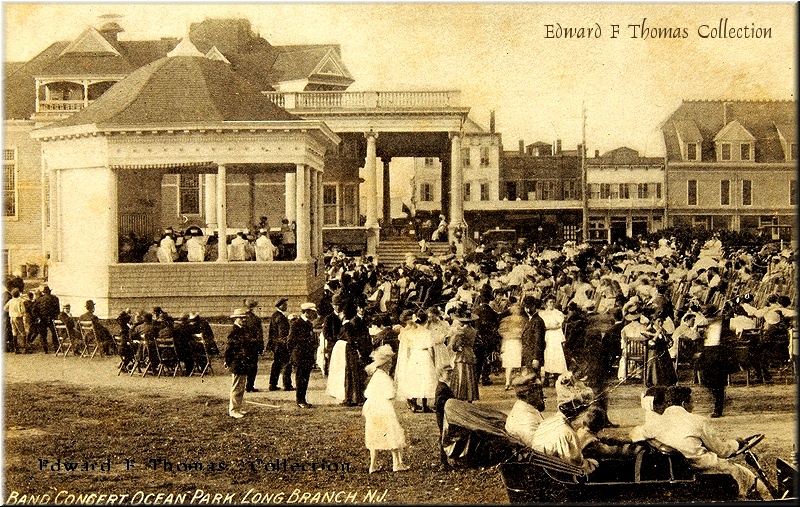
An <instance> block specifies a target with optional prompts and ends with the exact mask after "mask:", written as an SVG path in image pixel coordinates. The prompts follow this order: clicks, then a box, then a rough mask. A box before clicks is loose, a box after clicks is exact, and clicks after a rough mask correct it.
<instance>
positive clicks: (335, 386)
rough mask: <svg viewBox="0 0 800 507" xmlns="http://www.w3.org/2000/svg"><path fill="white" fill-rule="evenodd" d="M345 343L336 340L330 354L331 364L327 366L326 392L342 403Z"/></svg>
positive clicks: (343, 395)
mask: <svg viewBox="0 0 800 507" xmlns="http://www.w3.org/2000/svg"><path fill="white" fill-rule="evenodd" d="M346 350H347V342H346V341H343V340H337V342H336V344H334V346H333V351H332V352H331V363H330V365H329V366H328V387H327V392H328V394H329V395H331V396H333V397H334V398H336V399H337V400H339V401H344V399H345V391H344V379H345V373H346V370H347V357H346Z"/></svg>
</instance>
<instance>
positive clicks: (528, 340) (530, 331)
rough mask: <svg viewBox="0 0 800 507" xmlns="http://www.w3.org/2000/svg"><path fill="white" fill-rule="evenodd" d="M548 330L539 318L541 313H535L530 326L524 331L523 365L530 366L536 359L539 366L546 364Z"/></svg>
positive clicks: (529, 322) (529, 323)
mask: <svg viewBox="0 0 800 507" xmlns="http://www.w3.org/2000/svg"><path fill="white" fill-rule="evenodd" d="M545 331H546V329H545V326H544V321H543V320H542V318H541V317H540V316H539V313H538V312H537V313H534V314H533V316H532V317H531V318H530V319H528V324H527V325H526V326H525V329H523V330H522V364H523V365H528V366H530V364H531V363H532V362H533V360H534V359H536V360H537V361H539V364H540V365H542V364H544V345H545V344H544V333H545Z"/></svg>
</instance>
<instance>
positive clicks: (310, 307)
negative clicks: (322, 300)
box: [300, 303, 317, 312]
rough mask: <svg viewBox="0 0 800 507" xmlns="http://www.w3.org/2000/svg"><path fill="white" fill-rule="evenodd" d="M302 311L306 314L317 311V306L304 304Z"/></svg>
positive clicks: (301, 307)
mask: <svg viewBox="0 0 800 507" xmlns="http://www.w3.org/2000/svg"><path fill="white" fill-rule="evenodd" d="M300 310H302V311H304V312H305V311H308V310H314V311H317V305H315V304H314V303H303V304H302V305H300Z"/></svg>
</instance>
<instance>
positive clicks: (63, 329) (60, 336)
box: [53, 319, 72, 357]
mask: <svg viewBox="0 0 800 507" xmlns="http://www.w3.org/2000/svg"><path fill="white" fill-rule="evenodd" d="M53 325H54V326H55V328H56V339H57V340H58V349H56V356H58V354H59V353H61V354H64V357H67V354H69V351H70V350H72V336H71V335H70V333H69V328H68V327H67V325H66V324H65V323H64V322H62V321H61V320H59V319H54V320H53Z"/></svg>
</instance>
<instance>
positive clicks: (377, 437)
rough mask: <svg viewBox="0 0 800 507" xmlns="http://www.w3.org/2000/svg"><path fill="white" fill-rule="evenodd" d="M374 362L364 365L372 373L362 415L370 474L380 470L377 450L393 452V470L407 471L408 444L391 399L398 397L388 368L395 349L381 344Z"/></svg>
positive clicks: (374, 356) (373, 359)
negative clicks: (404, 454)
mask: <svg viewBox="0 0 800 507" xmlns="http://www.w3.org/2000/svg"><path fill="white" fill-rule="evenodd" d="M370 357H372V362H371V363H370V364H368V365H367V367H366V368H365V370H366V372H367V375H371V377H370V380H369V384H367V389H366V390H365V391H364V396H365V397H366V398H367V401H365V402H364V408H363V409H362V414H363V415H364V419H365V422H364V443H365V445H366V447H367V449H369V473H373V472H377V471H379V470H380V467H378V462H377V459H378V451H379V450H390V451H392V470H393V471H395V472H400V471H403V470H408V466H407V465H406V464H405V463H403V448H405V446H406V434H405V431H404V430H403V427H402V426H400V421H399V420H398V419H397V413H396V412H395V410H394V405H393V404H392V400H393V399H394V397H395V386H394V381H393V380H392V377H390V376H389V369H390V368H391V365H392V358H393V357H394V352H393V351H392V347H391V346H389V345H381V346H380V347H378V348H377V349H375V350H374V351H373V352H372V354H371V355H370Z"/></svg>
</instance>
